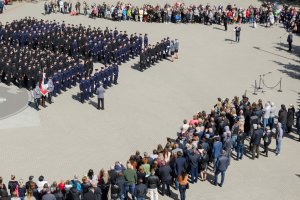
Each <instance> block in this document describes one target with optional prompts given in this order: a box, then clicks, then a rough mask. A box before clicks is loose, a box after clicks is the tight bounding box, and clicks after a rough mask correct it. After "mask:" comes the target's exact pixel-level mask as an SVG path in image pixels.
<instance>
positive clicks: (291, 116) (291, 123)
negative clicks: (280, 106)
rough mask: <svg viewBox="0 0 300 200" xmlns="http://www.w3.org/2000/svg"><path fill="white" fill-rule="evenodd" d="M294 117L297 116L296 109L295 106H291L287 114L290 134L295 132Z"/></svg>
mask: <svg viewBox="0 0 300 200" xmlns="http://www.w3.org/2000/svg"><path fill="white" fill-rule="evenodd" d="M294 116H295V108H294V106H293V105H290V107H289V109H288V112H287V123H286V126H287V132H288V133H291V132H292V130H293V126H294V120H295V118H294Z"/></svg>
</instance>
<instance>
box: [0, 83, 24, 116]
mask: <svg viewBox="0 0 300 200" xmlns="http://www.w3.org/2000/svg"><path fill="white" fill-rule="evenodd" d="M28 100H29V95H28V91H27V90H26V89H17V88H12V87H10V88H8V87H6V86H0V110H1V112H0V119H4V118H7V117H10V116H12V115H15V114H17V113H18V112H20V111H22V110H24V109H25V108H26V107H27V106H28Z"/></svg>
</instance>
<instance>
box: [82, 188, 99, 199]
mask: <svg viewBox="0 0 300 200" xmlns="http://www.w3.org/2000/svg"><path fill="white" fill-rule="evenodd" d="M94 191H95V189H94V187H93V186H91V187H90V188H89V191H88V192H87V193H86V194H85V195H84V196H83V200H96V195H95V193H94Z"/></svg>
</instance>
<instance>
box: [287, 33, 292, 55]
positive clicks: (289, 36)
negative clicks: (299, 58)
mask: <svg viewBox="0 0 300 200" xmlns="http://www.w3.org/2000/svg"><path fill="white" fill-rule="evenodd" d="M287 42H288V43H289V51H292V43H293V33H292V32H290V33H289V35H288V37H287Z"/></svg>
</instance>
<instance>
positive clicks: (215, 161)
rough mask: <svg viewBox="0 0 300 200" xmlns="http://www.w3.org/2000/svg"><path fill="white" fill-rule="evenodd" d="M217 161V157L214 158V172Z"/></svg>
mask: <svg viewBox="0 0 300 200" xmlns="http://www.w3.org/2000/svg"><path fill="white" fill-rule="evenodd" d="M217 162H218V158H214V172H216V169H217V166H216V165H217Z"/></svg>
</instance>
